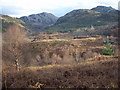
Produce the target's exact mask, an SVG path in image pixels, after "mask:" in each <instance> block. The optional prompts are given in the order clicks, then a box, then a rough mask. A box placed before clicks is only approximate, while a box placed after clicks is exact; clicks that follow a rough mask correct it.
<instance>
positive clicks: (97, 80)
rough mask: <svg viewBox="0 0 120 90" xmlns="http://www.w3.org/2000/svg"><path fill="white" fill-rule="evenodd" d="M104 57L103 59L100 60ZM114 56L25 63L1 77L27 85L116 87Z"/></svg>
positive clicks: (13, 83)
mask: <svg viewBox="0 0 120 90" xmlns="http://www.w3.org/2000/svg"><path fill="white" fill-rule="evenodd" d="M103 59H104V60H103ZM117 63H118V60H117V57H101V59H100V60H90V61H86V62H81V63H79V64H73V65H72V64H68V65H49V66H44V67H27V68H25V69H23V70H22V71H20V72H19V73H9V74H8V75H7V77H6V78H5V77H3V87H5V81H4V80H6V85H7V87H11V88H24V87H26V88H29V87H30V86H35V85H36V83H39V84H40V85H43V86H41V87H42V88H85V87H89V88H97V87H98V88H102V87H106V88H108V87H109V88H117V87H118V64H117Z"/></svg>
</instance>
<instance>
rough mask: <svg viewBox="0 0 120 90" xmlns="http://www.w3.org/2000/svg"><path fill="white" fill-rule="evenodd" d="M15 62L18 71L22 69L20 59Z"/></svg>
mask: <svg viewBox="0 0 120 90" xmlns="http://www.w3.org/2000/svg"><path fill="white" fill-rule="evenodd" d="M15 64H16V71H20V65H19V63H18V59H16V60H15Z"/></svg>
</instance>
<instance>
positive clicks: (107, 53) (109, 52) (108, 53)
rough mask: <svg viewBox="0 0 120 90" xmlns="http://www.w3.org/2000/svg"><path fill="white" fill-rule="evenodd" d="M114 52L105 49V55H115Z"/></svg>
mask: <svg viewBox="0 0 120 90" xmlns="http://www.w3.org/2000/svg"><path fill="white" fill-rule="evenodd" d="M113 54H114V52H113V50H112V49H107V48H106V49H103V55H113Z"/></svg>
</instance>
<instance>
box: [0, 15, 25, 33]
mask: <svg viewBox="0 0 120 90" xmlns="http://www.w3.org/2000/svg"><path fill="white" fill-rule="evenodd" d="M0 23H1V24H0V25H1V26H0V27H1V28H0V32H5V31H6V30H7V28H8V27H9V26H10V25H13V24H17V25H19V26H21V27H25V22H23V21H22V20H19V19H16V18H13V17H10V16H8V15H0Z"/></svg>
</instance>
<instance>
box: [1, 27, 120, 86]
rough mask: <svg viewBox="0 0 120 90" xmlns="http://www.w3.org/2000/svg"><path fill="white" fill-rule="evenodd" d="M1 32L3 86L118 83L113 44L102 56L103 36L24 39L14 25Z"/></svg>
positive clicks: (20, 30) (114, 84) (22, 34)
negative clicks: (110, 54) (107, 53)
mask: <svg viewBox="0 0 120 90" xmlns="http://www.w3.org/2000/svg"><path fill="white" fill-rule="evenodd" d="M13 30H15V31H13ZM3 36H4V37H3V87H4V88H86V87H92V88H97V87H100V88H101V87H113V88H114V87H115V88H116V87H118V80H117V77H118V76H117V75H118V72H117V69H118V66H117V63H118V60H117V59H118V52H117V45H116V44H114V45H112V48H113V50H114V52H116V53H114V55H112V56H104V55H103V52H102V50H103V49H104V48H105V47H104V45H103V37H94V38H93V37H90V38H89V37H88V38H82V39H51V40H36V41H33V42H28V41H27V37H26V34H25V32H24V30H23V28H21V27H19V26H16V25H13V26H12V27H9V29H8V31H7V32H5V33H4V34H3ZM16 70H17V72H16Z"/></svg>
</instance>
